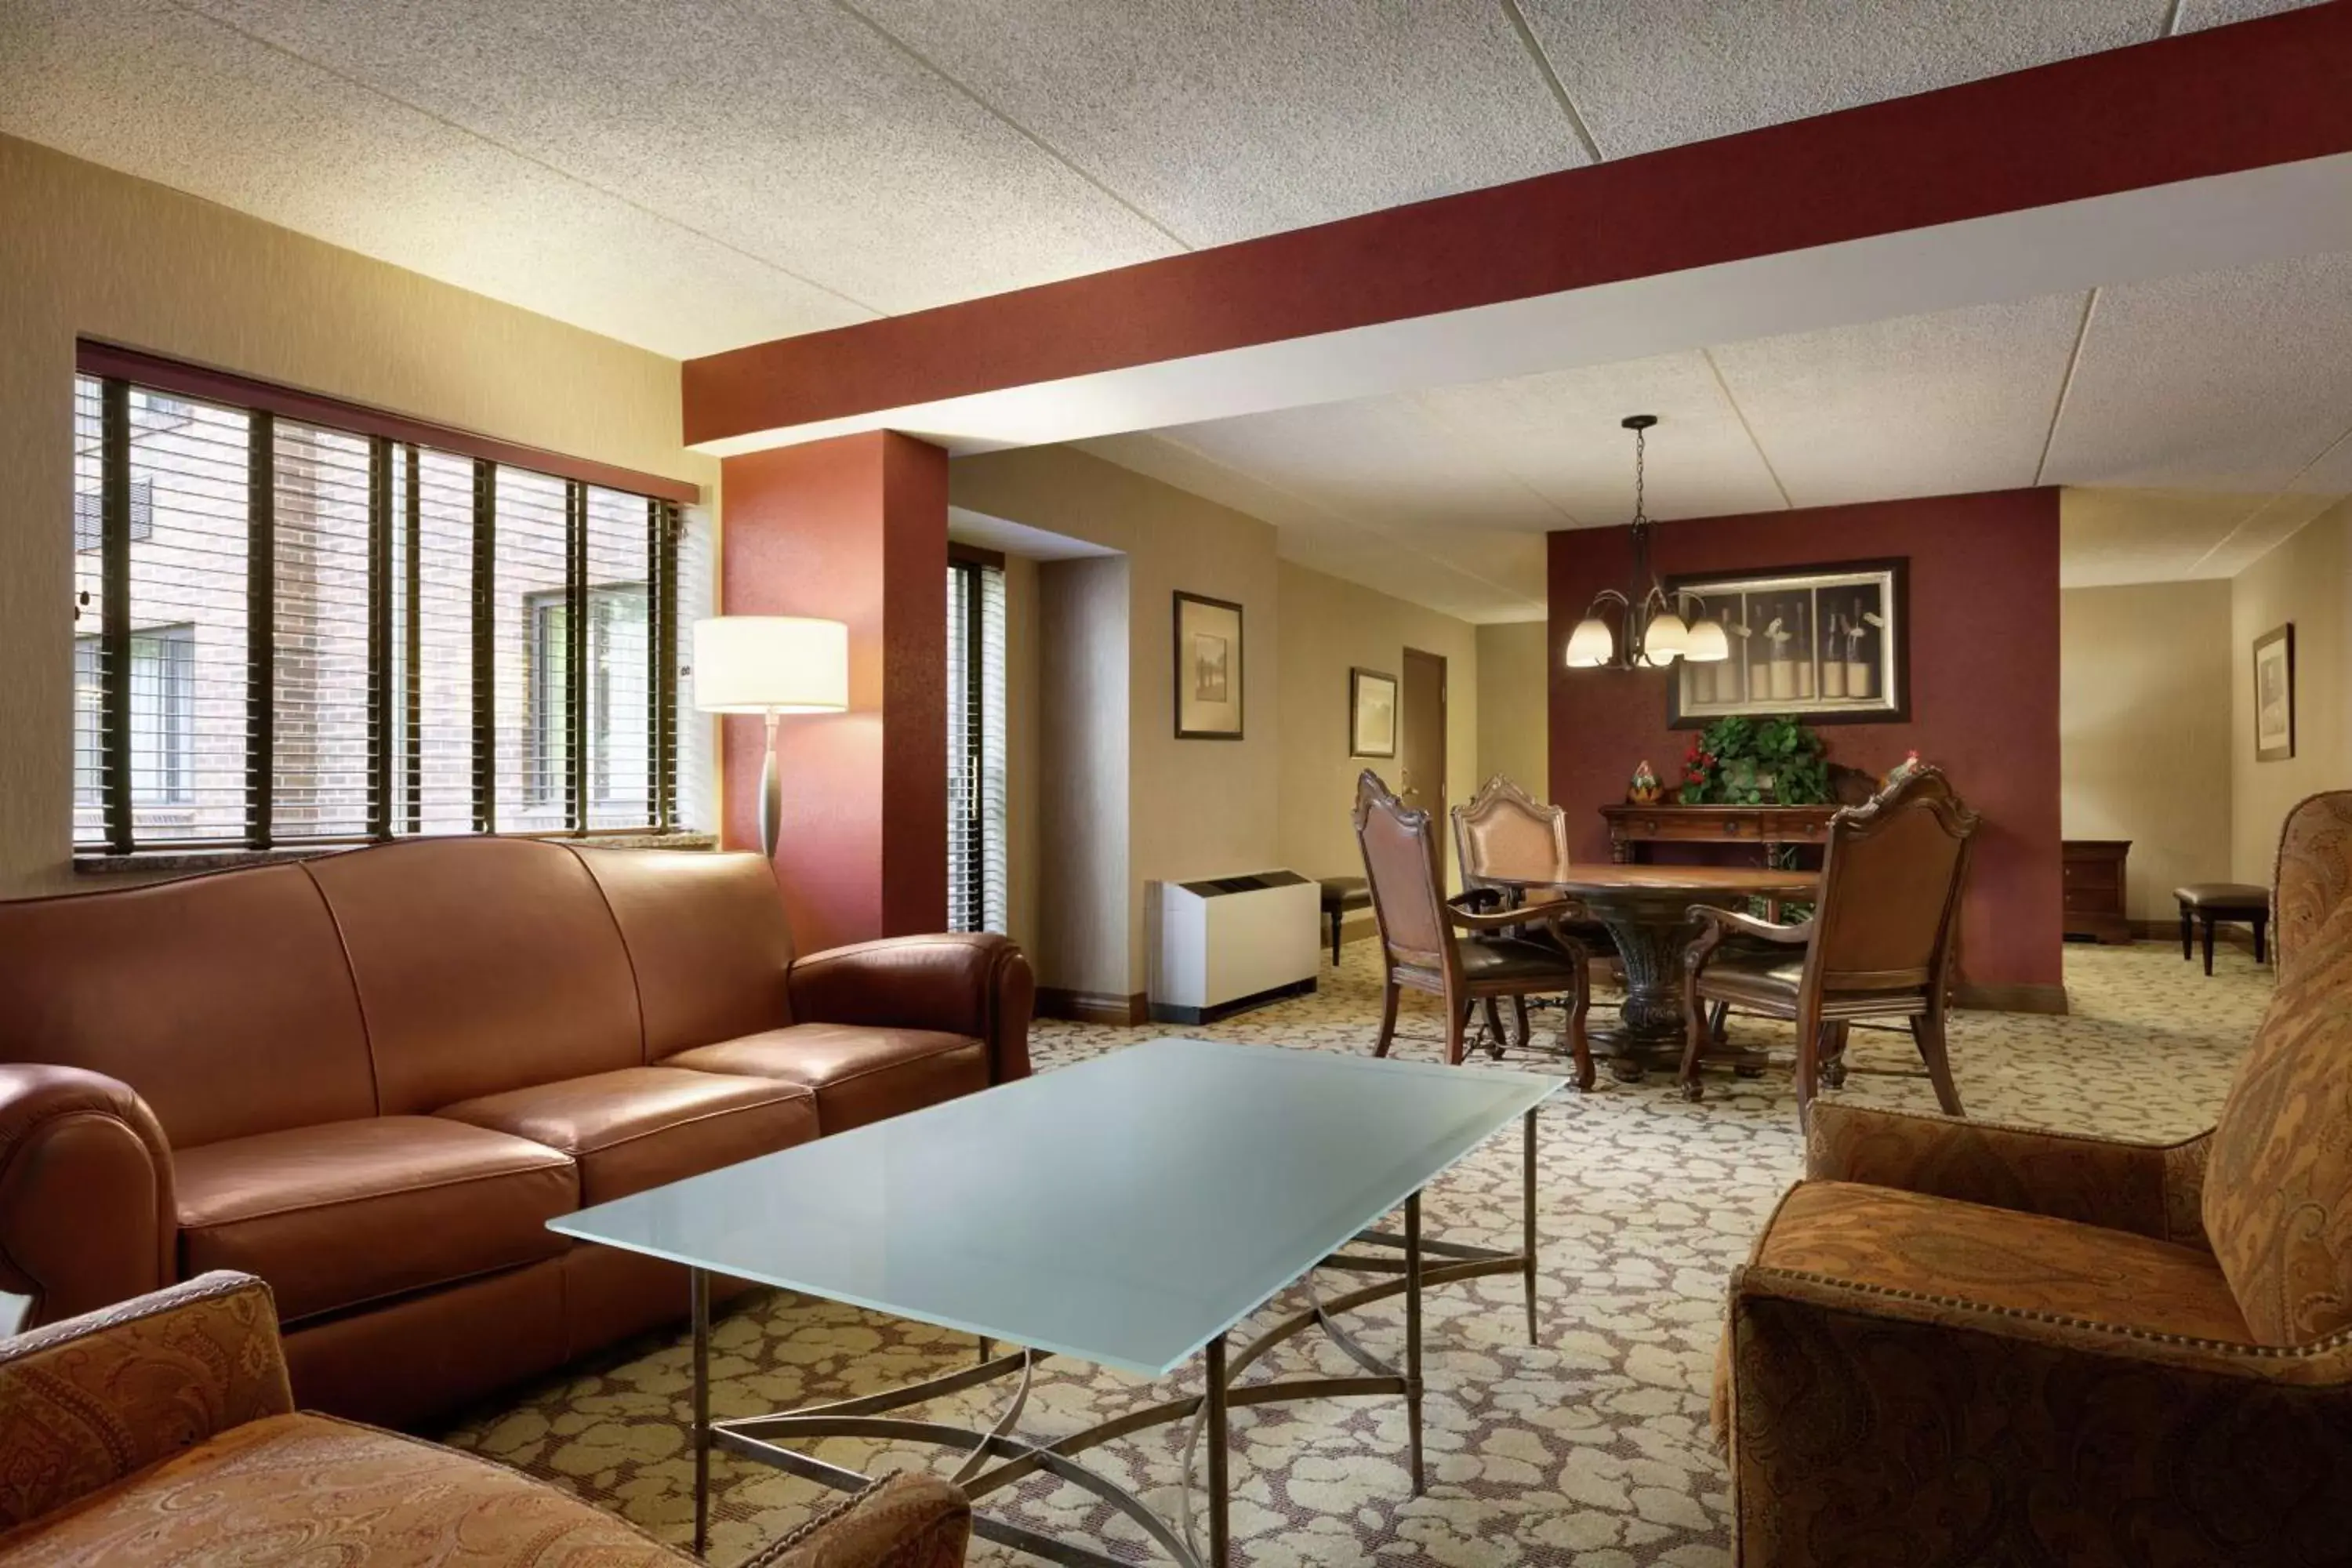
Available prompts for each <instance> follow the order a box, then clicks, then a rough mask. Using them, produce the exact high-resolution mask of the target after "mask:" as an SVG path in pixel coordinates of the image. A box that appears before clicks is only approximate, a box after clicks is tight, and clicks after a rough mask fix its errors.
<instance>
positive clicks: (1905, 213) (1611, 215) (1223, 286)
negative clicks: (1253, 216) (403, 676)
mask: <svg viewBox="0 0 2352 1568" xmlns="http://www.w3.org/2000/svg"><path fill="white" fill-rule="evenodd" d="M2347 83H2352V0H2336V3H2334V4H2328V5H2317V6H2314V7H2311V8H2308V9H2305V10H2300V11H2292V12H2287V13H2284V14H2282V15H2280V16H2270V17H2265V18H2263V19H2260V20H2256V21H2252V22H2244V23H2239V24H2236V25H2234V26H2226V27H2216V28H2212V29H2210V30H2209V31H2206V32H2201V33H2193V34H2189V35H2187V36H2185V37H2178V38H2166V39H2161V40H2158V41H2157V42H2154V43H2148V44H2141V45H2137V46H2135V47H2130V48H2124V49H2115V50H2110V51H2107V52H2105V53H2101V54H2095V55H2088V56H2084V57H2083V58H2079V59H2073V60H2063V61H2060V62H2058V63H2056V64H2053V65H2047V66H2040V67H2036V68H2033V69H2031V70H2023V71H2018V72H2014V73H2012V74H2011V75H2008V76H2000V77H1993V78H1990V79H1986V80H1983V81H1976V82H1969V83H1965V84H1963V85H1961V86H1958V87H1950V88H1945V89H1939V90H1937V91H1935V92H1927V93H1921V94H1919V95H1917V96H1916V97H1911V98H1900V99H1894V100H1889V101H1887V102H1884V103H1875V104H1869V105H1865V106H1864V107H1862V108H1859V109H1850V110H1842V111H1840V112H1838V113H1835V114H1825V115H1821V116H1818V117H1816V118H1813V119H1810V120H1800V121H1793V122H1791V123H1789V124H1785V125H1775V126H1769V127H1766V128H1764V129H1762V130H1758V131H1750V132H1743V133H1742V134H1739V135H1737V136H1727V137H1723V138H1720V139H1718V140H1716V141H1712V142H1694V143H1692V144H1689V145H1687V146H1682V147H1673V148H1667V149H1665V150H1664V151H1661V152H1656V153H1645V154H1643V155H1641V156H1639V157H1633V158H1624V159H1620V160H1616V161H1614V162H1610V163H1599V164H1594V165H1591V166H1589V167H1585V168H1578V169H1569V170H1564V171H1562V172H1560V173H1559V174H1544V175H1539V176H1538V177H1536V178H1534V179H1528V180H1520V181H1517V182H1515V183H1513V184H1507V185H1496V186H1491V187H1488V188H1487V189H1485V190H1478V191H1469V192H1465V193H1464V194H1462V195H1454V196H1444V197H1439V198H1437V199H1435V200H1432V201H1426V202H1418V203H1414V204H1413V205H1409V206H1401V207H1391V208H1387V209H1385V210H1383V211H1380V212H1374V213H1367V214H1365V215H1363V216H1360V217H1352V218H1343V219H1340V220H1339V221H1337V222H1333V223H1327V224H1321V225H1318V226H1315V227H1312V228H1304V229H1294V230H1291V231H1289V232H1286V233H1283V234H1276V235H1268V236H1266V237H1263V238H1260V239H1251V240H1244V241H1240V242H1238V243H1236V244H1233V245H1225V246H1219V247H1216V248H1214V249H1211V250H1202V251H1195V252H1192V253H1190V254H1187V255H1183V256H1176V257H1171V258H1166V259H1164V260H1160V261H1150V262H1144V263H1141V264H1139V265H1137V266H1133V267H1123V268H1118V269H1116V270H1113V271H1109V272H1098V273H1094V274H1091V275H1089V276H1087V277H1083V278H1074V279H1068V280H1066V281H1064V282H1060V283H1048V284H1044V285H1041V286H1039V287H1037V288H1034V289H1017V290H1015V291H1013V292H1012V293H1007V294H997V295H992V296H989V297H987V298H984V299H979V300H966V301H964V302H962V303H961V304H955V305H944V306H940V307H939V308H938V309H935V310H921V311H917V312H915V313H913V314H910V315H904V316H895V317H890V318H887V319H886V320H882V321H868V322H862V323H860V324H858V325H856V326H851V327H842V328H837V329H835V330H834V331H823V332H811V333H808V334H806V335H804V336H801V337H794V338H783V339H780V340H778V341H776V342H766V343H759V344H754V345H752V346H751V347H748V348H741V349H735V350H730V352H728V353H718V354H711V355H708V356H706V357H704V358H701V359H697V360H689V361H688V362H687V363H686V366H685V373H684V412H685V434H686V439H687V440H688V442H689V443H695V442H702V441H712V440H719V439H722V438H725V437H732V436H742V435H749V434H751V433H753V432H757V431H761V430H770V429H778V428H786V427H790V426H800V425H807V424H813V423H815V422H817V421H820V420H826V419H836V418H845V417H851V416H858V415H867V414H873V413H876V412H877V411H881V410H887V409H893V408H902V407H908V406H910V405H917V404H922V403H929V402H933V401H937V400H940V399H943V398H950V397H960V396H965V395H971V394H976V393H985V392H992V391H1001V390H1003V389H1005V388H1009V387H1015V386H1024V385H1030V384H1036V383H1040V382H1047V381H1057V380H1061V379H1063V378H1065V377H1069V376H1077V375H1086V374H1095V373H1098V372H1103V371H1114V370H1123V369H1129V368H1131V367H1134V366H1137V365H1143V364H1152V363H1160V362H1163V361H1168V360H1176V359H1184V358H1190V357H1192V356H1194V355H1198V354H1205V353H1219V352H1222V351H1225V350H1231V349H1239V348H1248V347H1253V346H1255V345H1258V344H1263V343H1269V342H1282V341H1285V340H1288V339H1294V338H1301V337H1309V336H1313V335H1316V334H1319V333H1324V332H1334V331H1344V330H1347V329H1349V328H1357V327H1368V326H1375V325H1379V324H1381V323H1383V322H1388V321H1404V320H1410V319H1412V318H1414V317H1419V316H1428V315H1435V314H1440V313H1443V312H1446V311H1451V310H1465V309H1470V308H1474V307H1476V306H1481V305H1492V304H1499V303H1502V302H1505V301H1508V300H1523V299H1530V298H1536V297H1539V296H1542V295H1546V294H1555V293H1561V292H1565V291H1567V290H1570V289H1584V288H1590V287H1592V286H1595V285H1598V284H1604V283H1612V282H1619V281H1622V280H1625V279H1636V278H1644V277H1654V276H1657V275H1660V274H1664V273H1670V272H1677V271H1682V270H1685V269H1686V268H1696V267H1706V266H1710V265H1714V264H1717V263H1722V262H1728V261H1739V260H1745V259H1748V258H1756V257H1760V256H1769V255H1776V254H1780V253H1783V252H1787V251H1792V250H1800V249H1805V248H1809V247H1815V246H1822V245H1832V244H1836V243H1839V242H1842V241H1846V240H1853V239H1862V238H1866V237H1872V236H1877V235H1885V234H1895V233H1900V232H1902V231H1905V230H1908V229H1916V228H1924V227H1927V226H1931V225H1936V224H1944V223H1954V222H1961V221H1965V220H1968V219H1971V218H1980V217H1986V216H1993V215H1995V214H1999V213H2004V212H2015V211H2021V210H2025V209H2028V208H2032V207H2040V206H2047V205H2053V204H2055V203H2060V202H2068V201H2076V200H2081V199H2084V198H2087V197H2094V196H2103V195H2115V194H2116V193H2119V192H2123V191H2129V190H2137V189H2144V188H2147V187H2150V186H2155V185H2163V184H2174V183H2176V182H2179V181H2183V180H2192V179H2199V178H2202V177H2206V176H2210V175H2216V174H2234V173H2238V172H2240V171H2242V170H2247V169H2254V168H2262V167H2266V166H2269V165H2272V164H2277V163H2294V162H2297V161H2300V160H2303V159H2306V158H2315V157H2323V156H2326V155H2329V154H2334V153H2346V152H2352V89H2347Z"/></svg>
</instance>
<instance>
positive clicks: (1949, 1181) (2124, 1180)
mask: <svg viewBox="0 0 2352 1568" xmlns="http://www.w3.org/2000/svg"><path fill="white" fill-rule="evenodd" d="M2207 1136H2208V1135H2207V1134H2204V1133H2200V1134H2199V1135H2198V1136H2196V1137H2195V1138H2191V1139H2188V1140H2186V1141H2184V1142H2179V1143H2172V1144H2162V1143H2126V1142H2118V1141H2117V1140H2115V1139H2112V1138H2097V1137H2092V1136H2089V1135H2086V1134H2083V1133H2075V1132H2053V1131H2048V1130H2046V1129H2042V1128H2031V1127H2005V1126H2002V1125H2000V1123H1998V1122H1990V1121H1966V1120H1963V1119H1961V1118H1958V1117H1950V1116H1932V1115H1926V1114H1922V1113H1917V1112H1912V1111H1900V1110H1871V1109H1867V1108H1864V1107H1861V1106H1855V1105H1850V1104H1845V1103H1843V1102H1841V1101H1838V1100H1817V1101H1815V1102H1814V1105H1813V1114H1812V1119H1811V1124H1810V1125H1809V1126H1808V1127H1807V1128H1806V1130H1805V1174H1806V1175H1807V1176H1808V1177H1810V1178H1811V1179H1812V1180H1814V1181H1830V1182H1859V1183H1862V1184H1864V1185H1867V1186H1874V1187H1896V1188H1900V1189H1902V1190H1903V1191H1905V1192H1912V1193H1924V1194H1927V1195H1929V1196H1931V1197H1939V1198H1956V1199H1958V1200H1959V1201H1961V1202H1963V1203H1972V1204H1983V1205H1987V1206H1988V1207H1990V1208H2000V1209H2010V1210H2012V1211H2015V1212H2017V1213H2020V1214H2036V1215H2046V1216H2048V1217H2049V1218H2052V1219H2066V1220H2074V1221H2076V1222H2078V1223H2080V1224H2083V1225H2095V1226H2099V1227H2101V1228H2102V1229H2105V1230H2121V1231H2128V1232H2130V1233H2131V1234H2133V1235H2135V1236H2146V1237H2154V1238H2155V1239H2157V1240H2158V1241H2169V1242H2175V1243H2178V1244H2179V1245H2181V1246H2184V1247H2200V1248H2203V1247H2207V1243H2206V1240H2205V1228H2204V1225H2203V1222H2202V1221H2201V1219H2200V1217H2199V1199H2200V1193H2201V1190H2202V1186H2203V1172H2204V1157H2203V1156H2204V1148H2205V1140H2206V1137H2207ZM2209 1250H2210V1248H2209Z"/></svg>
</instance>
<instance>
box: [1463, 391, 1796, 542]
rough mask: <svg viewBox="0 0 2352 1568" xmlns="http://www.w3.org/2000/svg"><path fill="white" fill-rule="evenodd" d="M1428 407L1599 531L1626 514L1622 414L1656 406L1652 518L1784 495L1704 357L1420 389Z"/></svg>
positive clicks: (1766, 504) (1629, 509) (1712, 513)
mask: <svg viewBox="0 0 2352 1568" xmlns="http://www.w3.org/2000/svg"><path fill="white" fill-rule="evenodd" d="M1416 396H1417V398H1418V400H1419V402H1420V403H1421V405H1422V406H1423V408H1425V409H1426V410H1427V411H1428V412H1429V413H1430V415H1431V416H1433V418H1435V419H1437V420H1438V421H1439V422H1441V423H1442V424H1444V426H1446V427H1447V428H1448V429H1450V430H1452V431H1453V432H1454V433H1455V435H1456V436H1457V437H1459V438H1460V440H1461V441H1462V442H1463V443H1464V444H1465V446H1467V447H1472V448H1474V449H1475V450H1477V451H1478V452H1480V453H1481V454H1483V455H1484V457H1485V458H1486V459H1487V460H1488V461H1489V462H1490V463H1491V464H1492V465H1493V466H1494V467H1495V468H1497V469H1499V470H1501V471H1504V472H1507V473H1510V474H1513V475H1516V476H1517V478H1518V479H1521V480H1522V481H1524V482H1525V483H1526V484H1527V485H1528V487H1529V488H1530V489H1534V490H1535V491H1537V492H1538V493H1539V494H1541V495H1543V496H1545V497H1546V498H1548V499H1549V500H1550V501H1551V502H1552V503H1553V505H1555V506H1556V507H1557V508H1558V509H1559V510H1560V512H1561V513H1562V514H1563V521H1560V522H1559V523H1556V524H1554V525H1553V526H1555V527H1581V528H1601V527H1607V526H1611V525H1613V524H1616V523H1622V522H1623V521H1625V520H1626V519H1627V518H1629V517H1631V516H1632V515H1633V437H1631V436H1630V435H1628V434H1627V433H1626V432H1625V430H1624V428H1623V426H1622V424H1621V421H1622V419H1623V418H1624V416H1626V415H1629V414H1654V415H1656V416H1658V419H1659V423H1658V426H1657V427H1656V428H1655V429H1653V430H1652V431H1651V432H1650V435H1649V479H1648V498H1649V499H1648V503H1647V504H1648V509H1649V513H1650V515H1651V516H1652V517H1656V518H1676V517H1723V516H1728V515H1734V514H1738V513H1742V512H1750V511H1771V510H1779V509H1780V507H1781V506H1782V505H1783V504H1784V503H1783V501H1782V500H1781V497H1780V489H1779V487H1778V486H1777V485H1775V484H1774V483H1773V480H1772V475H1771V472H1770V470H1769V469H1768V468H1766V467H1765V465H1764V461H1763V458H1761V457H1760V456H1759V454H1758V452H1757V450H1756V446H1755V443H1754V442H1752V441H1750V440H1749V439H1748V432H1747V431H1746V430H1745V429H1743V428H1741V426H1740V424H1739V416H1738V414H1737V412H1735V411H1734V409H1733V408H1732V406H1731V405H1730V403H1729V402H1728V401H1727V400H1726V398H1725V397H1724V395H1723V389H1722V387H1721V386H1720V385H1719V384H1717V381H1716V378H1715V375H1714V373H1713V372H1711V371H1710V370H1709V369H1708V368H1707V363H1706V356H1705V355H1703V354H1696V353H1689V354H1670V355H1664V356H1661V357H1659V358H1656V359H1645V360H1632V361H1627V362H1624V363H1618V364H1606V365H1592V366H1588V367H1585V368H1582V369H1578V370H1567V371H1551V372H1547V373H1545V374H1540V375H1528V376H1519V377H1516V378H1514V379H1512V380H1509V381H1496V382H1485V383H1479V384H1473V385H1467V386H1447V387H1437V388H1433V389H1432V390H1430V391H1427V392H1423V393H1420V394H1417V395H1416Z"/></svg>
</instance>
